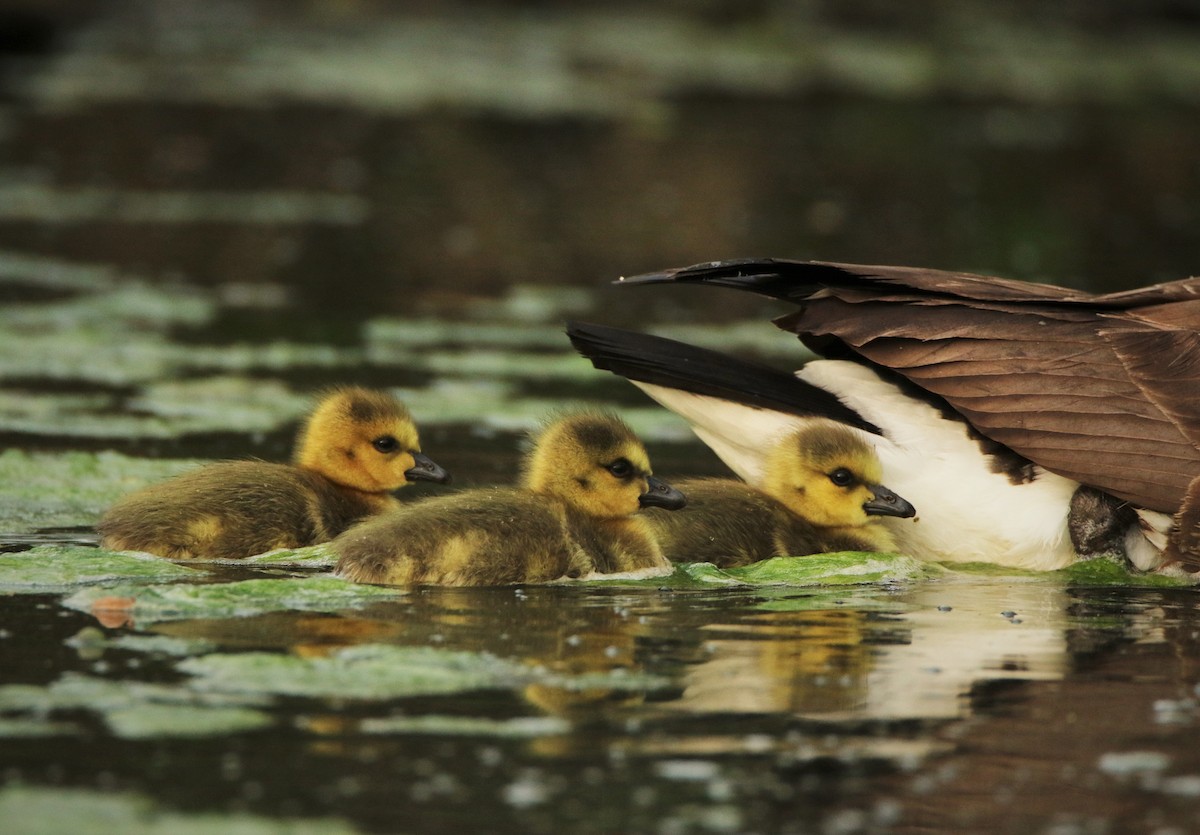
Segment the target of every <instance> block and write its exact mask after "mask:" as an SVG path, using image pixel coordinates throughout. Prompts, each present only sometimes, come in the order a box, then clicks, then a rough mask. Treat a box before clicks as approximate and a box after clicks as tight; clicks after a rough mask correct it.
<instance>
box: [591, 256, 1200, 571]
mask: <svg viewBox="0 0 1200 835" xmlns="http://www.w3.org/2000/svg"><path fill="white" fill-rule="evenodd" d="M623 282H624V283H627V284H638V285H646V284H660V283H671V284H706V285H714V286H719V287H731V288H735V289H741V290H749V291H752V292H755V293H759V294H762V295H765V296H768V297H772V298H776V299H779V300H782V301H787V302H790V303H792V304H795V305H796V306H797V309H796V310H795V311H793V312H790V313H788V314H786V315H784V316H782V317H780V318H779V319H777V320H776V322H775V323H776V325H778V326H779V327H781V328H783V329H785V330H789V331H792V332H795V333H796V334H798V335H799V336H800V339H801V341H802V342H804V344H805V345H806V346H808V347H809V348H810V349H812V350H813V351H815V352H816V353H818V354H819V355H821V356H822V357H825V358H826V359H822V360H816V361H812V362H809V363H807V364H806V365H805V366H804V367H803V368H802V369H801V370H800V371H798V372H797V373H796V375H795V377H792V376H791V375H786V374H784V375H780V374H779V372H776V371H774V370H772V369H764V368H762V367H756V366H752V365H750V364H744V363H741V362H740V361H738V360H735V359H733V358H730V357H725V356H724V355H721V354H718V353H716V352H707V351H702V350H701V349H697V348H693V347H691V346H681V345H680V344H679V343H673V344H672V345H670V346H668V345H666V344H665V343H664V342H658V341H655V338H654V337H647V336H645V335H642V334H628V332H624V334H625V335H617V334H618V332H616V331H613V330H611V329H608V332H607V333H606V334H605V333H598V332H595V331H593V332H591V333H590V334H589V333H588V332H586V331H587V326H578V327H577V328H576V329H575V330H574V331H572V339H573V341H575V344H576V347H577V348H579V349H580V350H581V351H582V352H583V353H584V354H585V355H587V356H589V357H591V358H592V360H593V362H594V363H595V364H596V365H598V366H599V367H602V368H609V369H610V370H613V371H615V372H616V373H618V374H621V375H622V376H625V377H628V378H629V379H631V380H633V381H634V382H638V383H639V384H641V385H642V387H643V388H644V389H646V390H647V391H648V392H649V393H650V394H651V395H652V396H654V397H656V399H659V400H660V402H663V403H664V404H665V405H667V406H668V407H669V408H672V409H674V410H676V411H679V412H681V413H682V414H684V416H685V417H687V418H688V419H689V420H690V421H692V423H693V426H694V428H696V430H697V433H698V434H699V435H700V436H701V438H703V439H704V440H706V441H707V442H709V444H710V445H711V446H713V447H714V449H715V450H716V451H717V453H718V454H719V455H721V456H722V458H724V459H725V461H726V463H728V464H729V465H730V466H731V468H732V469H734V471H735V472H738V473H739V474H740V475H742V476H743V477H744V478H747V480H749V481H751V482H752V483H753V481H754V479H755V478H756V473H755V472H754V468H753V466H747V463H746V462H747V461H749V460H751V459H753V458H754V454H753V453H750V454H745V452H744V450H746V449H750V448H752V447H753V446H754V445H755V444H756V443H758V442H759V441H758V439H757V438H756V436H759V433H760V432H765V433H767V434H773V433H775V432H777V431H779V427H780V426H783V425H787V424H794V423H795V422H796V421H797V420H803V419H804V416H805V415H807V416H824V417H833V418H834V419H839V420H842V421H843V422H846V423H848V424H849V425H853V426H856V427H857V428H858V429H859V430H860V431H863V432H865V433H867V434H868V435H870V436H872V437H873V438H874V439H875V445H876V449H877V452H878V453H879V455H880V458H881V460H882V461H883V464H884V474H885V477H886V478H887V479H888V482H889V484H890V485H891V486H892V487H893V488H894V489H896V490H897V491H898V492H900V493H901V494H902V495H904V496H905V497H906V498H908V499H909V500H911V501H912V502H913V503H914V504H915V505H916V506H917V507H919V508H920V510H921V518H922V522H921V523H920V525H919V526H911V527H912V528H914V530H913V531H909V535H908V537H907V538H908V545H909V547H910V549H913V550H915V549H919V548H927V549H929V550H928V551H927V553H928V554H929V555H931V556H935V557H937V558H952V559H953V558H958V559H965V558H971V556H968V555H964V554H963V551H966V552H968V554H970V555H973V556H974V557H975V558H981V559H987V560H989V561H992V562H999V563H1003V564H1009V565H1024V566H1028V567H1037V568H1049V567H1055V566H1057V565H1061V564H1065V562H1069V561H1070V560H1072V559H1074V558H1076V556H1078V555H1084V556H1087V555H1090V554H1093V553H1097V552H1101V551H1113V550H1123V551H1124V552H1125V553H1126V555H1127V556H1128V557H1129V558H1130V560H1131V561H1132V562H1133V563H1134V564H1135V565H1137V566H1139V567H1141V568H1158V567H1161V566H1164V565H1172V566H1178V567H1181V568H1183V569H1186V570H1190V571H1195V570H1197V569H1198V568H1200V407H1198V406H1197V405H1196V404H1200V334H1198V333H1197V328H1198V326H1200V279H1196V278H1193V279H1185V280H1183V281H1177V282H1172V283H1168V284H1159V285H1154V286H1150V287H1145V288H1141V289H1137V290H1130V291H1125V292H1119V293H1109V294H1104V295H1096V294H1089V293H1086V292H1083V291H1078V290H1072V289H1068V288H1062V287H1055V286H1050V285H1044V284H1033V283H1026V282H1020V281H1011V280H1005V279H998V278H988V277H984V276H977V275H970V274H966V273H953V272H941V271H936V270H924V269H914V268H905V267H873V266H856V265H849V264H834V263H822V262H797V261H783V260H771V259H767V260H739V261H722V262H712V263H706V264H700V265H696V266H693V267H687V268H683V269H678V270H669V271H665V272H659V273H653V274H648V275H644V276H638V277H635V278H632V279H624V280H623ZM580 328H582V330H581V329H580ZM831 401H832V402H831ZM718 414H719V415H720V416H721V417H719V418H717V417H714V416H715V415H718ZM839 415H840V416H839ZM772 426H773V427H774V428H772ZM760 437H761V436H760ZM739 449H741V450H743V453H742V454H740V456H739V452H738V450H739ZM997 479H1003V483H1001V481H998V480H997ZM929 481H933V482H940V486H939V485H936V484H924V483H925V482H929ZM917 482H921V483H922V484H923V485H924V487H925V488H928V489H922V484H917ZM935 517H936V521H935ZM935 527H940V528H941V531H940V532H939V531H936V530H934V528H935ZM918 528H919V529H920V530H921V532H920V533H916V532H915V529H918ZM966 536H977V537H982V538H980V539H976V540H975V544H974V545H971V544H968V543H967V542H966V540H965V539H963V538H962V537H966ZM955 540H957V541H958V543H960V544H959V545H955V544H954V541H955ZM1039 552H1040V553H1039Z"/></svg>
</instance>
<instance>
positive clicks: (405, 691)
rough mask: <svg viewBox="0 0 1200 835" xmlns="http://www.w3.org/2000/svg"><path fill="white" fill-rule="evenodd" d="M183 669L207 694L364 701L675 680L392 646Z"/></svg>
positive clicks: (218, 660) (203, 662)
mask: <svg viewBox="0 0 1200 835" xmlns="http://www.w3.org/2000/svg"><path fill="white" fill-rule="evenodd" d="M179 669H180V670H182V671H183V672H186V673H190V674H192V675H193V676H195V677H196V678H195V679H194V680H193V681H192V682H190V684H189V686H191V687H192V688H194V689H196V690H198V691H201V692H216V693H223V694H260V695H267V694H271V695H283V696H307V697H313V698H337V699H363V700H369V699H398V698H404V697H411V696H431V695H438V694H447V693H463V692H469V691H477V690H490V689H512V688H515V687H520V686H524V685H527V684H533V683H538V684H547V685H551V686H555V687H563V688H569V689H572V690H588V689H592V688H608V689H611V690H627V691H638V690H647V689H656V688H659V687H662V686H665V685H666V684H667V683H668V681H667V680H666V679H664V678H662V677H660V676H651V675H647V674H640V673H634V672H630V671H627V670H624V669H620V668H618V669H616V670H613V671H611V672H608V673H586V674H580V675H571V674H569V673H559V672H552V671H550V670H547V669H545V668H541V667H532V666H530V665H528V664H524V663H522V662H518V661H512V660H508V659H504V658H499V657H497V656H495V655H491V654H488V653H483V652H466V651H453V650H443V649H437V648H433V647H423V646H422V647H401V646H389V645H384V644H364V645H361V646H351V647H345V648H342V649H337V650H334V651H332V652H330V653H329V654H328V655H326V656H317V657H304V658H300V657H296V656H293V655H283V654H280V653H267V652H246V653H237V654H213V655H205V656H201V657H199V658H189V659H187V660H185V661H183V662H181V663H180V664H179Z"/></svg>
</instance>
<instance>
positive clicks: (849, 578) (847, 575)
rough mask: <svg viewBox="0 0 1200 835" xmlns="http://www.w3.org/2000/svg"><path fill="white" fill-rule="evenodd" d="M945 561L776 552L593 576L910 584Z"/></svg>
mask: <svg viewBox="0 0 1200 835" xmlns="http://www.w3.org/2000/svg"><path fill="white" fill-rule="evenodd" d="M944 574H945V570H944V569H943V568H941V567H940V566H938V565H936V564H934V563H930V562H925V561H923V560H918V559H914V558H912V557H906V556H902V555H900V554H877V553H870V552H866V551H844V552H839V553H830V554H815V555H813V556H808V557H773V558H771V559H767V560H762V561H760V562H756V563H751V564H750V565H746V566H740V567H738V568H718V567H717V566H715V565H713V564H712V563H707V562H698V563H683V564H680V565H677V566H675V571H674V573H673V574H671V575H669V576H667V577H651V578H648V579H644V580H604V579H598V580H592V581H589V582H593V583H601V584H610V585H634V586H645V587H650V588H663V587H666V588H685V589H687V588H691V589H696V588H714V587H753V586H796V587H822V586H847V585H866V584H890V583H905V582H911V581H915V580H924V579H930V578H934V577H939V576H942V575H944Z"/></svg>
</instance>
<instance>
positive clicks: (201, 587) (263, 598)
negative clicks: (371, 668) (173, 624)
mask: <svg viewBox="0 0 1200 835" xmlns="http://www.w3.org/2000/svg"><path fill="white" fill-rule="evenodd" d="M403 595H404V590H403V589H396V588H383V587H381V586H366V585H360V584H357V583H351V582H348V581H346V580H339V579H337V578H336V577H285V578H279V579H274V578H271V579H261V580H240V581H237V582H232V583H208V584H183V583H180V584H175V585H156V586H136V585H119V586H114V587H106V588H87V589H83V590H81V591H78V592H76V593H75V594H73V595H71V596H70V597H68V598H67V599H66V600H65V601H63V605H65V606H67V607H68V608H71V609H76V610H79V611H81V612H89V613H92V614H99V613H101V612H103V613H106V614H107V615H108V616H109V617H110V618H112V617H115V616H120V617H121V618H123V619H125V620H127V621H131V622H133V623H137V624H139V625H144V624H147V623H157V622H161V621H168V620H185V619H192V618H233V617H248V616H250V615H258V614H262V613H264V612H274V611H280V610H285V609H296V610H302V611H310V612H336V611H340V610H342V609H353V608H358V607H361V606H366V605H369V604H371V603H376V602H379V601H382V600H395V599H397V598H400V597H402V596H403Z"/></svg>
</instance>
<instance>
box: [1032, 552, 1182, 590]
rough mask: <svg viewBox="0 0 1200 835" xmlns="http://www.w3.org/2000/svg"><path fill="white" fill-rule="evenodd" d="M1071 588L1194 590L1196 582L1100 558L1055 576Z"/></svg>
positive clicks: (1084, 562)
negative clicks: (1110, 587)
mask: <svg viewBox="0 0 1200 835" xmlns="http://www.w3.org/2000/svg"><path fill="white" fill-rule="evenodd" d="M1054 573H1055V574H1056V575H1058V576H1059V577H1061V578H1063V579H1064V580H1066V582H1067V584H1068V585H1070V586H1076V587H1081V586H1134V587H1139V588H1194V587H1195V585H1196V578H1188V577H1178V576H1172V575H1169V574H1147V573H1145V572H1142V571H1136V570H1130V568H1129V567H1128V566H1126V565H1124V564H1122V563H1120V562H1118V561H1116V560H1112V559H1106V558H1104V557H1097V558H1096V559H1091V560H1081V561H1080V562H1077V563H1074V564H1072V565H1069V566H1067V567H1066V568H1061V569H1059V570H1058V571H1056V572H1054Z"/></svg>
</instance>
